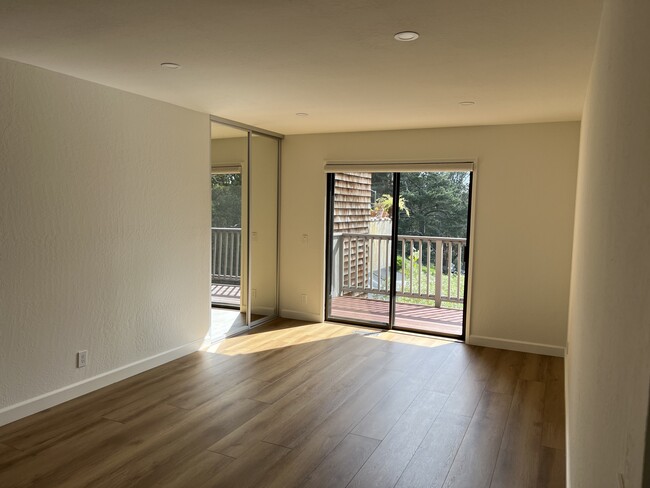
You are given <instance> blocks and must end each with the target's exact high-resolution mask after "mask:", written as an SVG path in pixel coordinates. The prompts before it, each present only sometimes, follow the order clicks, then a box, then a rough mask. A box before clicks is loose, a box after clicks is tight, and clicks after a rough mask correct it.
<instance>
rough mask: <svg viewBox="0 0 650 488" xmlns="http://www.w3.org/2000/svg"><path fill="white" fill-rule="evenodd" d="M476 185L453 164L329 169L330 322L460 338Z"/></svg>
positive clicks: (461, 336)
mask: <svg viewBox="0 0 650 488" xmlns="http://www.w3.org/2000/svg"><path fill="white" fill-rule="evenodd" d="M452 168H453V166H452ZM471 184H472V173H471V171H450V170H449V169H446V170H445V171H410V172H401V173H397V172H372V171H368V172H355V173H353V172H338V173H331V174H329V176H328V243H327V251H328V252H327V297H326V318H327V320H331V321H341V322H347V323H355V324H361V325H371V326H374V327H380V328H386V329H391V328H394V329H401V330H409V331H414V332H421V333H429V334H435V335H444V336H451V337H457V338H463V337H464V333H465V308H466V307H465V302H466V295H467V293H466V290H467V276H468V271H469V270H468V263H467V256H468V253H467V249H468V247H467V246H468V237H469V235H468V233H469V215H470V195H471Z"/></svg>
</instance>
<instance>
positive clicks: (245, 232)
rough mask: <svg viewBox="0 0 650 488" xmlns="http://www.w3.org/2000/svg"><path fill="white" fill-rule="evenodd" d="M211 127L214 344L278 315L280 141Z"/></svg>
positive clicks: (246, 130)
mask: <svg viewBox="0 0 650 488" xmlns="http://www.w3.org/2000/svg"><path fill="white" fill-rule="evenodd" d="M212 119H213V120H212V122H211V131H210V132H211V175H210V178H211V191H212V200H211V218H212V228H211V256H210V267H211V284H210V289H211V298H212V309H211V316H212V320H211V327H210V339H211V341H213V342H214V341H218V340H220V339H222V338H224V337H228V336H231V335H235V334H238V333H242V332H245V331H246V330H248V329H249V328H250V327H254V326H256V325H260V324H262V323H265V322H267V321H269V320H271V319H273V318H275V317H276V316H277V311H278V208H279V207H278V197H279V194H278V184H279V170H280V167H279V166H280V165H279V153H280V138H281V136H280V135H279V134H273V133H267V132H266V131H262V130H261V129H253V128H250V127H248V126H243V125H241V124H237V123H234V122H229V121H226V122H224V121H223V120H222V119H218V118H217V117H213V118H212Z"/></svg>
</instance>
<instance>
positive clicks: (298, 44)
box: [0, 0, 602, 134]
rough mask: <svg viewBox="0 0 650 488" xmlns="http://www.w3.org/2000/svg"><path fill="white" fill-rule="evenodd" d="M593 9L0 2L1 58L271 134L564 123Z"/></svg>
mask: <svg viewBox="0 0 650 488" xmlns="http://www.w3.org/2000/svg"><path fill="white" fill-rule="evenodd" d="M601 4H602V0H264V1H260V0H250V1H246V0H183V1H180V0H112V1H111V0H108V1H107V0H56V1H53V0H2V1H1V2H0V57H4V58H9V59H14V60H17V61H22V62H25V63H29V64H33V65H36V66H41V67H44V68H48V69H51V70H54V71H58V72H61V73H66V74H69V75H72V76H76V77H79V78H83V79H87V80H91V81H95V82H98V83H102V84H105V85H108V86H112V87H116V88H121V89H123V90H127V91H130V92H134V93H138V94H142V95H145V96H149V97H152V98H156V99H159V100H165V101H168V102H171V103H174V104H177V105H181V106H184V107H188V108H192V109H196V110H200V111H203V112H208V113H211V114H215V115H219V116H221V117H225V118H228V119H233V120H238V121H241V122H244V123H247V124H251V125H255V126H258V127H263V128H265V129H269V130H273V131H276V132H280V133H284V134H295V133H314V132H338V131H357V130H379V129H402V128H417V127H446V126H458V125H483V124H503V123H521V122H542V121H560V120H578V119H579V118H580V116H581V112H582V104H583V99H584V94H585V90H586V86H587V80H588V75H589V69H590V65H591V58H592V52H593V46H594V44H595V40H596V35H597V30H598V22H599V17H600V10H601ZM401 30H415V31H417V32H419V33H420V39H419V40H417V41H415V42H410V43H403V42H397V41H395V40H394V39H393V34H394V33H396V32H398V31H401ZM164 61H173V62H176V63H180V64H181V65H182V68H181V69H180V70H175V71H172V70H163V69H161V68H160V63H161V62H164ZM464 100H472V101H475V102H476V105H474V106H470V107H464V106H460V105H459V104H458V102H460V101H464ZM296 112H307V113H309V114H310V115H309V116H308V117H298V116H296V115H295V114H296Z"/></svg>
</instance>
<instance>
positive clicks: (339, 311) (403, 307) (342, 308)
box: [332, 296, 463, 336]
mask: <svg viewBox="0 0 650 488" xmlns="http://www.w3.org/2000/svg"><path fill="white" fill-rule="evenodd" d="M388 307H389V304H388V301H383V300H371V299H368V298H359V297H348V296H343V297H335V298H333V299H332V317H334V318H341V319H348V320H354V321H362V322H367V321H370V322H388ZM395 326H396V327H400V328H405V329H412V330H415V331H418V332H424V333H430V334H446V335H453V336H460V335H461V334H462V331H463V311H462V310H459V309H451V308H436V307H433V306H426V305H415V304H411V303H399V302H398V303H397V305H396V309H395Z"/></svg>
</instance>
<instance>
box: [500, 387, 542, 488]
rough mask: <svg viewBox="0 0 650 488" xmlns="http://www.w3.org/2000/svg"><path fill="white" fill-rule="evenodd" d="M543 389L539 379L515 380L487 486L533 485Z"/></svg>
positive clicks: (539, 438)
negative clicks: (496, 456)
mask: <svg viewBox="0 0 650 488" xmlns="http://www.w3.org/2000/svg"><path fill="white" fill-rule="evenodd" d="M544 390H545V385H544V383H541V382H539V381H524V380H520V381H519V382H518V383H517V387H516V390H515V394H514V399H513V401H512V406H511V408H510V412H509V415H508V422H507V424H506V429H505V432H504V434H503V442H502V444H501V448H500V450H499V457H498V459H497V463H496V467H495V469H494V475H493V476H492V484H491V485H490V486H491V488H509V487H512V486H522V487H527V486H531V487H533V486H535V484H536V483H537V477H538V470H539V458H540V453H541V441H542V415H543V410H544Z"/></svg>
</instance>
